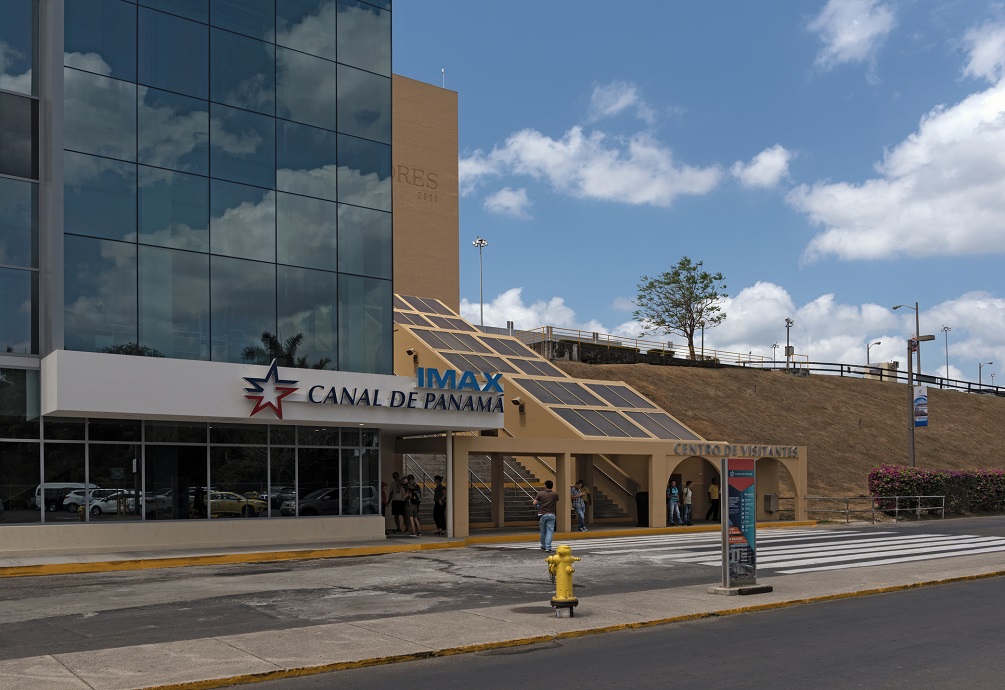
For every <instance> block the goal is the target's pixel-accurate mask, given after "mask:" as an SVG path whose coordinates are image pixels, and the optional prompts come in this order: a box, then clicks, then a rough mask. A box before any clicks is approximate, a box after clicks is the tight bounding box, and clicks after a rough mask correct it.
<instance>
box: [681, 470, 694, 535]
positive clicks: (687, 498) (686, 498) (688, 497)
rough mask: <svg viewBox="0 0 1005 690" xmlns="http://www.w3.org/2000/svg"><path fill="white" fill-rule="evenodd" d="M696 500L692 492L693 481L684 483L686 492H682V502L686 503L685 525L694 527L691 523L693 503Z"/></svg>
mask: <svg viewBox="0 0 1005 690" xmlns="http://www.w3.org/2000/svg"><path fill="white" fill-rule="evenodd" d="M693 500H694V492H693V491H691V480H690V479H688V480H687V481H686V482H684V491H683V492H681V501H683V503H684V524H685V525H692V524H694V523H692V522H691V502H692V501H693Z"/></svg>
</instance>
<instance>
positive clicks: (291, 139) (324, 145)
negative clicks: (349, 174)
mask: <svg viewBox="0 0 1005 690" xmlns="http://www.w3.org/2000/svg"><path fill="white" fill-rule="evenodd" d="M278 126H279V131H278V132H277V134H278V136H277V139H278V141H277V142H276V147H277V148H276V168H277V170H276V189H279V190H281V191H284V192H294V193H296V194H304V195H307V196H316V197H320V198H322V199H331V200H332V201H334V200H335V199H336V198H337V190H336V166H337V159H336V152H335V146H336V135H335V133H334V132H329V131H328V130H326V129H318V128H317V127H308V126H307V125H300V124H297V123H295V122H286V121H283V120H280V121H279V125H278Z"/></svg>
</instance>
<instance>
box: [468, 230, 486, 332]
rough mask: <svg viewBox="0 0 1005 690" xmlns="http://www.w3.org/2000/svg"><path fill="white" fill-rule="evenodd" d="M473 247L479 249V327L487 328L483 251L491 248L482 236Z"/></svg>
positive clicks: (476, 238)
mask: <svg viewBox="0 0 1005 690" xmlns="http://www.w3.org/2000/svg"><path fill="white" fill-rule="evenodd" d="M471 244H472V245H474V246H476V247H478V312H479V320H480V323H479V325H480V326H482V327H484V326H485V296H484V293H483V291H482V286H483V283H482V249H484V248H485V247H487V246H489V241H488V240H486V239H483V238H482V237H481V236H476V237H475V241H474V242H472V243H471Z"/></svg>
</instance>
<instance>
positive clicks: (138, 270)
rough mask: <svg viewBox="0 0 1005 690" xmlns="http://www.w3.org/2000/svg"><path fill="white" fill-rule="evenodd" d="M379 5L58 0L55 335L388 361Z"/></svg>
mask: <svg viewBox="0 0 1005 690" xmlns="http://www.w3.org/2000/svg"><path fill="white" fill-rule="evenodd" d="M390 38H391V16H390V11H389V3H382V2H378V3H368V2H360V1H357V0H311V1H310V2H305V1H304V0H211V1H209V2H206V1H203V2H199V1H198V0H141V1H140V2H138V3H137V2H132V1H130V0H73V2H66V3H65V17H64V54H63V61H64V67H63V88H64V114H63V116H64V122H65V126H64V149H65V152H64V159H63V164H64V175H65V180H64V230H65V239H64V300H65V302H64V317H63V323H64V347H65V348H66V349H69V350H82V351H90V352H110V353H119V354H134V355H145V356H154V357H172V358H180V359H197V360H212V361H222V362H249V361H254V362H264V363H268V361H271V359H272V358H273V357H274V356H277V357H279V359H280V364H282V365H284V366H300V367H316V368H324V369H338V370H344V371H358V372H366V373H391V370H392V362H391V79H390V75H391V61H390Z"/></svg>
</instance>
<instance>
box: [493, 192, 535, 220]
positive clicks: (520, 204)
mask: <svg viewBox="0 0 1005 690" xmlns="http://www.w3.org/2000/svg"><path fill="white" fill-rule="evenodd" d="M529 206H530V199H528V198H527V190H526V189H524V188H523V187H521V188H520V189H511V188H510V187H503V188H502V189H500V190H499V191H498V192H496V193H495V194H492V195H490V196H488V197H486V198H485V210H486V211H490V212H491V213H499V214H502V215H504V216H513V217H514V218H530V214H528V213H527V208H528V207H529Z"/></svg>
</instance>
